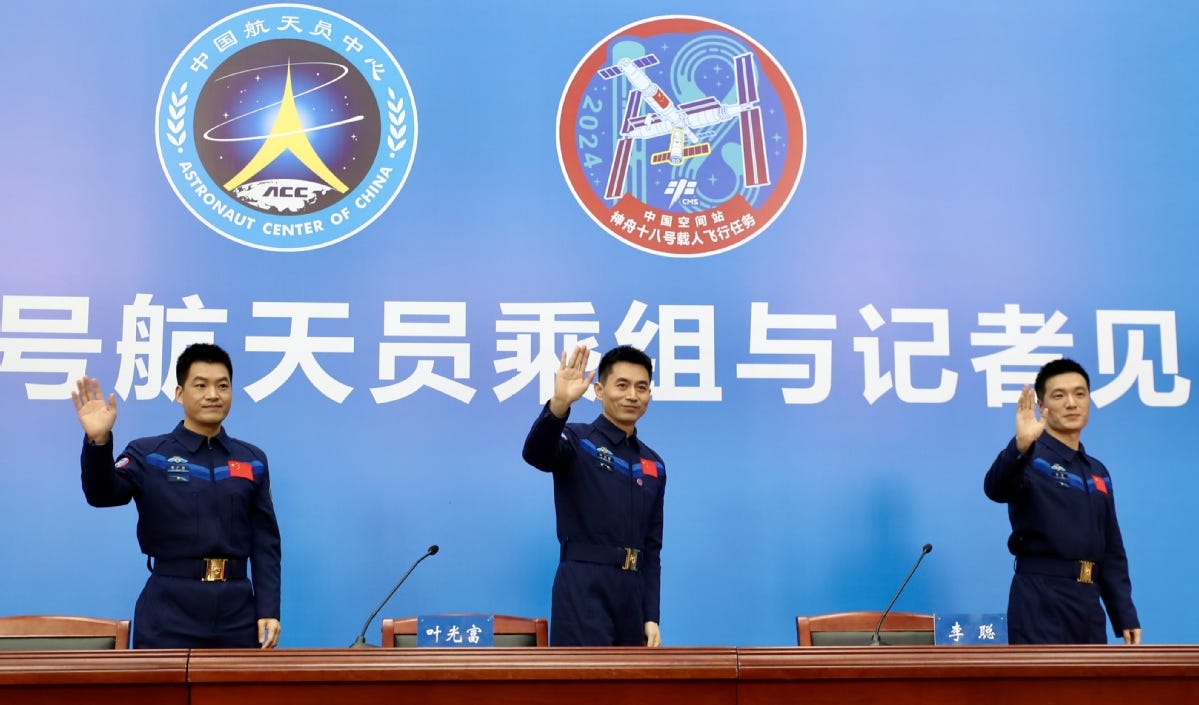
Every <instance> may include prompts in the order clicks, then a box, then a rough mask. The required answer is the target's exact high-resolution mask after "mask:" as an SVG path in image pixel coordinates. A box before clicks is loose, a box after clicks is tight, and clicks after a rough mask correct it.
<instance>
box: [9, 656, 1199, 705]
mask: <svg viewBox="0 0 1199 705" xmlns="http://www.w3.org/2000/svg"><path fill="white" fill-rule="evenodd" d="M1098 701H1105V702H1126V703H1127V702H1132V703H1156V702H1163V703H1166V702H1168V703H1199V646H1139V647H1123V646H1114V645H1113V646H1106V647H1103V646H1072V647H1033V646H994V647H937V646H908V647H894V646H893V647H858V646H855V647H803V648H799V647H780V648H734V647H710V648H663V649H580V648H551V649H544V648H542V649H533V648H529V649H516V648H512V649H508V648H493V649H461V650H451V649H446V650H436V649H311V650H310V649H279V650H276V651H266V652H259V651H233V650H194V651H127V652H118V651H105V652H86V651H77V652H0V704H3V705H7V704H8V703H20V704H22V705H24V704H25V703H29V704H31V705H43V704H47V705H48V704H50V703H99V704H102V705H103V704H107V703H121V704H122V705H138V704H140V703H156V704H157V703H165V704H167V705H174V704H176V703H178V704H179V705H186V704H188V703H191V705H240V704H241V703H246V704H247V705H248V704H251V703H252V704H253V705H284V704H285V703H286V704H287V705H306V704H309V703H311V704H313V705H315V704H316V703H320V704H321V705H328V704H332V703H360V702H361V703H366V702H379V703H387V704H388V705H399V704H402V703H421V704H422V705H425V704H431V703H449V704H457V703H461V704H463V705H465V704H466V703H471V705H477V704H478V703H500V704H503V703H513V704H515V703H521V704H527V705H540V704H544V705H549V704H551V703H552V704H553V705H566V704H567V703H605V704H609V703H611V704H616V705H619V704H621V703H628V704H629V705H632V704H634V703H636V704H637V705H645V704H647V703H650V704H652V705H669V704H670V703H679V704H680V705H681V704H684V703H685V704H686V705H722V704H730V705H732V704H739V705H758V704H765V703H770V704H771V705H776V704H778V703H786V702H795V703H803V704H804V705H809V704H811V705H820V704H822V703H863V704H868V703H880V704H882V703H887V705H904V704H907V703H910V704H913V705H914V704H915V703H921V704H922V705H923V704H927V703H953V704H954V705H963V704H967V703H971V702H986V703H988V705H990V704H992V703H996V704H1000V705H1002V704H1004V703H1013V704H1015V703H1020V705H1026V704H1029V703H1063V704H1067V703H1068V704H1070V705H1079V704H1081V703H1087V702H1098Z"/></svg>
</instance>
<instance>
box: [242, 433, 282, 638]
mask: <svg viewBox="0 0 1199 705" xmlns="http://www.w3.org/2000/svg"><path fill="white" fill-rule="evenodd" d="M262 466H263V468H264V469H266V468H267V462H266V456H263V458H262ZM250 530H251V531H252V532H253V534H252V536H251V541H252V545H251V548H250V570H251V575H252V578H253V581H254V602H255V606H256V608H257V611H258V618H259V619H281V617H280V614H279V612H280V609H279V608H280V601H281V598H280V594H281V581H282V558H283V550H282V541H281V539H280V536H279V522H278V521H277V520H276V519H275V504H274V501H273V500H272V499H271V473H270V470H269V469H267V470H266V471H265V472H263V474H262V483H261V484H260V485H259V487H258V490H257V491H256V492H255V495H254V500H253V502H252V503H251V504H250Z"/></svg>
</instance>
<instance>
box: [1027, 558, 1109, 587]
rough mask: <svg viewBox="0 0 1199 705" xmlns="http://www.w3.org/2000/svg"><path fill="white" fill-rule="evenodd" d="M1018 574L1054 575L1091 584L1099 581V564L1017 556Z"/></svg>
mask: <svg viewBox="0 0 1199 705" xmlns="http://www.w3.org/2000/svg"><path fill="white" fill-rule="evenodd" d="M1016 572H1017V573H1037V574H1040V575H1052V576H1054V577H1058V578H1070V579H1072V580H1074V581H1076V582H1080V583H1087V584H1091V583H1094V582H1095V581H1096V580H1098V579H1099V564H1098V563H1096V562H1095V561H1068V560H1065V559H1062V558H1046V557H1045V556H1016Z"/></svg>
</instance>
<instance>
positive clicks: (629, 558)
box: [620, 548, 641, 570]
mask: <svg viewBox="0 0 1199 705" xmlns="http://www.w3.org/2000/svg"><path fill="white" fill-rule="evenodd" d="M640 557H641V551H638V550H637V549H635V548H626V549H625V550H624V565H622V566H621V567H620V569H621V570H637V559H638V558H640Z"/></svg>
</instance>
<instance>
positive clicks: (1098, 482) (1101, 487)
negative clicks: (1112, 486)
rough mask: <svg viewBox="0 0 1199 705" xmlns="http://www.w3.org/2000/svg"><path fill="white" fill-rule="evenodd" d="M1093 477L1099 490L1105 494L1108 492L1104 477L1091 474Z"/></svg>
mask: <svg viewBox="0 0 1199 705" xmlns="http://www.w3.org/2000/svg"><path fill="white" fill-rule="evenodd" d="M1091 479H1092V480H1094V481H1095V489H1097V490H1099V491H1100V492H1102V493H1103V494H1107V483H1106V482H1104V481H1103V478H1102V477H1099V476H1098V475H1091Z"/></svg>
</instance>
